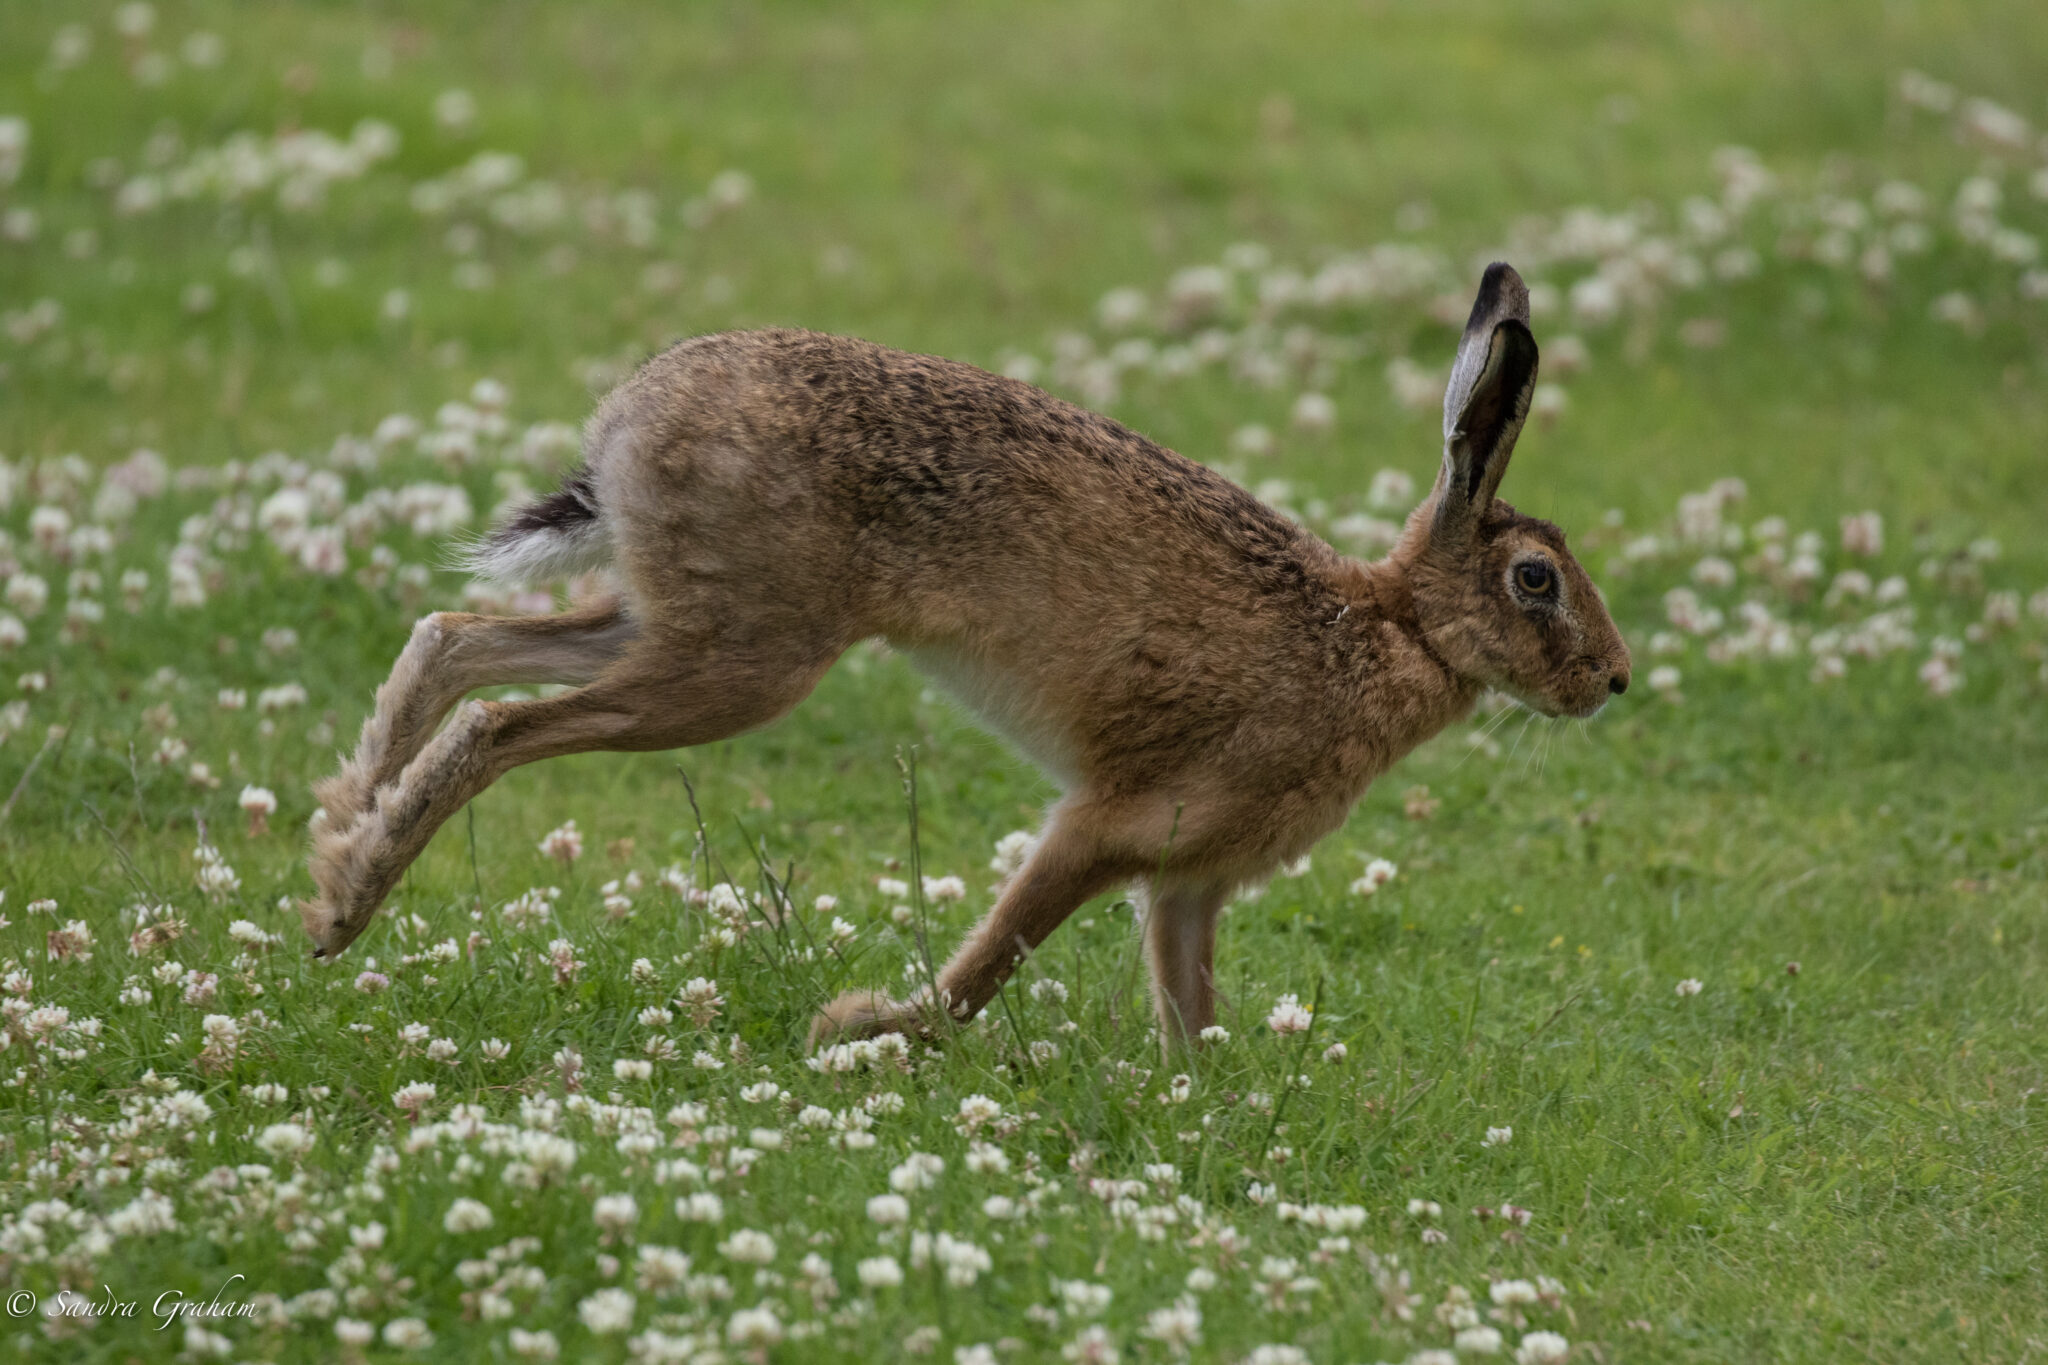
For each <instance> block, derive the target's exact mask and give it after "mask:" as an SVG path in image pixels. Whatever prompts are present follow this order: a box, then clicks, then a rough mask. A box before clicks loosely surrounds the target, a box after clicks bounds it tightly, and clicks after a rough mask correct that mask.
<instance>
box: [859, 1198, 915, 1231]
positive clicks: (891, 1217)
mask: <svg viewBox="0 0 2048 1365" xmlns="http://www.w3.org/2000/svg"><path fill="white" fill-rule="evenodd" d="M868 1217H869V1219H871V1220H872V1221H874V1222H877V1223H880V1224H881V1225H882V1226H883V1227H885V1228H886V1227H895V1226H897V1225H898V1224H901V1223H907V1222H909V1221H910V1201H909V1200H908V1199H905V1198H904V1197H903V1196H902V1195H900V1194H878V1195H876V1196H874V1197H873V1198H872V1199H870V1200H868Z"/></svg>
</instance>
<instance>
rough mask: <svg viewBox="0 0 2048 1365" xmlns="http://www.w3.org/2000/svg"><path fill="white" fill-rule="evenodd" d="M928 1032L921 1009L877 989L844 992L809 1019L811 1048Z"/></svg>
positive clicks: (916, 1005)
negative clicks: (887, 1034)
mask: <svg viewBox="0 0 2048 1365" xmlns="http://www.w3.org/2000/svg"><path fill="white" fill-rule="evenodd" d="M930 1031H931V1023H930V1020H929V1019H927V1018H926V1012H925V1009H924V1008H923V1007H922V1006H921V1005H918V1004H917V1003H915V1002H912V1001H904V1000H892V999H890V998H889V997H888V996H886V995H884V994H882V993H881V992H880V991H848V992H847V993H846V994H844V995H842V996H840V997H839V998H838V999H837V1000H834V1001H833V1002H832V1003H831V1004H829V1005H827V1006H825V1008H824V1009H822V1010H820V1011H818V1015H817V1017H816V1018H815V1019H813V1020H811V1047H812V1048H813V1049H817V1048H821V1047H827V1046H830V1045H831V1044H833V1043H844V1042H851V1041H853V1040H855V1039H859V1038H879V1037H881V1036H882V1035H883V1034H885V1033H900V1034H902V1035H903V1036H904V1037H906V1038H921V1037H924V1036H926V1035H927V1034H929V1033H930Z"/></svg>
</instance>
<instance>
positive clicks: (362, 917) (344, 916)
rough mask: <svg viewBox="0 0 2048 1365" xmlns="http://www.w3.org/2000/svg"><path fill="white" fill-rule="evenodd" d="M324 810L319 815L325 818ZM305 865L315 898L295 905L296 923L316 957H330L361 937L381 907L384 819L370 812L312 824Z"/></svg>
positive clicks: (384, 837) (372, 811)
mask: <svg viewBox="0 0 2048 1365" xmlns="http://www.w3.org/2000/svg"><path fill="white" fill-rule="evenodd" d="M326 813H327V812H325V811H324V810H323V814H326ZM312 832H313V851H312V853H311V855H310V856H309V857H308V858H307V859H306V868H307V871H309V872H310V873H312V876H313V886H314V888H315V890H316V891H317V893H318V894H317V895H315V896H314V898H313V899H311V900H306V901H300V902H299V918H300V921H301V922H302V923H303V924H304V925H305V929H306V933H307V936H308V937H310V938H311V939H312V940H313V952H314V956H315V957H331V956H333V955H334V954H336V953H338V952H340V951H341V950H342V949H343V948H346V947H347V946H348V945H349V944H350V943H351V942H353V941H354V940H355V937H356V935H357V934H359V933H361V932H362V930H363V927H364V926H365V925H367V924H368V923H369V922H370V920H371V918H372V917H373V916H375V915H376V913H377V907H378V906H379V905H380V904H382V902H383V899H384V896H383V891H384V887H385V885H387V883H388V880H389V879H388V878H387V877H385V876H384V875H382V874H383V871H384V869H383V868H382V866H381V864H382V863H383V862H384V861H385V859H384V858H383V856H382V855H383V852H384V850H385V848H386V847H387V846H388V844H389V842H390V841H389V840H388V839H387V838H386V830H385V824H384V818H383V815H382V814H381V813H380V812H379V811H377V810H376V809H374V808H372V809H371V810H369V811H366V812H365V813H363V814H361V815H359V816H356V817H355V818H354V819H352V820H349V821H347V822H346V823H344V822H342V821H340V820H337V819H334V818H333V817H332V816H331V814H330V815H329V816H328V818H326V819H316V820H315V821H314V824H313V831H312Z"/></svg>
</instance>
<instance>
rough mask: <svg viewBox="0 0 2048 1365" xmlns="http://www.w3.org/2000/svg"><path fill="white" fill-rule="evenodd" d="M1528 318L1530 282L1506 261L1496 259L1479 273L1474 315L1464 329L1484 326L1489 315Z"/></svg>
mask: <svg viewBox="0 0 2048 1365" xmlns="http://www.w3.org/2000/svg"><path fill="white" fill-rule="evenodd" d="M1499 317H1508V318H1517V319H1520V320H1521V321H1523V322H1527V321H1528V319H1529V286H1527V285H1526V284H1523V283H1522V277H1521V276H1520V275H1518V274H1516V273H1515V268H1514V267H1513V266H1511V265H1509V264H1508V263H1507V262H1506V261H1495V262H1494V263H1493V264H1492V265H1489V266H1488V267H1486V271H1485V273H1484V274H1482V275H1481V276H1480V277H1479V296H1478V297H1477V298H1475V299H1473V300H1472V316H1471V318H1470V319H1469V320H1468V321H1467V322H1466V323H1465V330H1466V331H1468V332H1469V331H1471V330H1473V329H1475V328H1478V327H1483V326H1485V325H1486V322H1487V320H1488V319H1489V318H1499Z"/></svg>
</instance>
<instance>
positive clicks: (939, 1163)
mask: <svg viewBox="0 0 2048 1365" xmlns="http://www.w3.org/2000/svg"><path fill="white" fill-rule="evenodd" d="M945 1170H946V1162H945V1158H943V1157H936V1156H932V1155H931V1154H929V1153H927V1152H912V1153H911V1154H910V1155H909V1156H907V1157H905V1158H904V1159H903V1161H902V1162H901V1163H900V1164H898V1165H897V1166H896V1168H895V1169H894V1170H892V1171H890V1172H889V1188H890V1189H892V1190H894V1191H896V1193H898V1194H909V1193H910V1192H911V1191H913V1190H928V1189H930V1188H931V1187H932V1186H934V1185H936V1184H938V1183H939V1177H940V1176H941V1175H943V1174H945Z"/></svg>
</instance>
